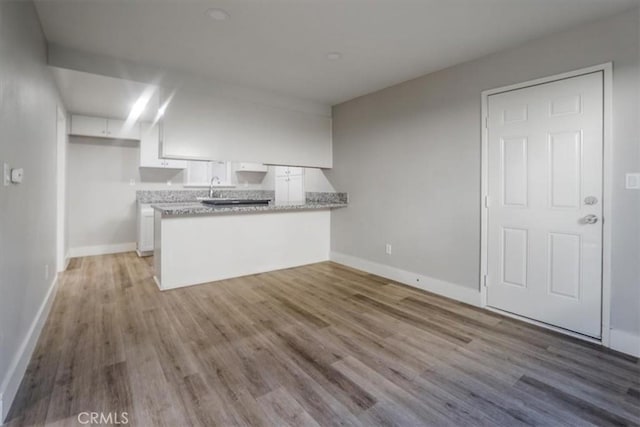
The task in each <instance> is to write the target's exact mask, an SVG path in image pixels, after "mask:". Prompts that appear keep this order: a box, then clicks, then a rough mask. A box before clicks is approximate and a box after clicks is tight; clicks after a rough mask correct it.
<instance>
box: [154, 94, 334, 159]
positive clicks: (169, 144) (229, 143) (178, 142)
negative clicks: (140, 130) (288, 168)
mask: <svg viewBox="0 0 640 427" xmlns="http://www.w3.org/2000/svg"><path fill="white" fill-rule="evenodd" d="M163 101H164V100H163ZM162 120H163V141H162V143H163V152H164V154H165V155H168V156H176V157H182V156H184V157H198V158H203V159H225V160H231V161H245V160H246V161H251V162H257V163H264V164H286V165H296V166H306V167H317V168H330V167H332V166H333V164H332V162H333V156H332V148H331V144H332V141H331V117H330V116H329V115H322V114H314V113H309V112H303V111H294V110H290V109H287V108H279V107H276V106H269V105H266V104H263V103H256V102H251V101H249V100H246V99H238V98H232V97H226V96H223V95H221V96H212V95H210V94H207V93H201V92H200V93H194V92H191V91H189V90H185V89H181V90H179V91H177V92H176V93H175V94H174V96H173V97H172V98H171V102H170V103H169V104H168V107H167V110H166V112H165V113H164V116H163V119H162Z"/></svg>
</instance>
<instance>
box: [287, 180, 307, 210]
mask: <svg viewBox="0 0 640 427" xmlns="http://www.w3.org/2000/svg"><path fill="white" fill-rule="evenodd" d="M287 179H288V180H289V203H292V204H302V203H304V202H305V194H304V177H303V176H302V175H296V176H289V177H288V178H287Z"/></svg>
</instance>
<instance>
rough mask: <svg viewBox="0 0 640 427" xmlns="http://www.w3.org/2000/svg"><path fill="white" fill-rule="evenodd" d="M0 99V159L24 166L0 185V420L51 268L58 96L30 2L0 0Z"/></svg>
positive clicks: (33, 333) (36, 328)
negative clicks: (14, 179) (19, 177)
mask: <svg viewBox="0 0 640 427" xmlns="http://www.w3.org/2000/svg"><path fill="white" fill-rule="evenodd" d="M0 103H1V105H0V108H1V111H2V114H0V163H2V162H7V163H9V164H10V165H11V166H13V167H22V168H24V172H25V175H24V182H23V183H22V184H20V185H12V186H8V187H4V186H0V395H2V396H1V397H0V407H1V408H0V419H3V418H4V417H5V416H6V413H7V412H8V410H9V406H10V404H11V402H12V400H13V398H14V396H15V392H16V391H17V388H18V386H19V383H20V381H21V379H22V376H23V374H24V370H25V369H26V365H27V363H28V361H29V359H30V357H31V353H32V351H33V348H34V346H35V343H36V340H37V338H38V335H39V333H40V329H41V326H42V323H43V322H44V320H45V319H46V315H47V312H48V307H49V306H48V304H47V303H48V302H50V300H51V298H48V296H49V295H53V293H50V291H51V290H52V289H54V288H53V286H52V282H53V280H54V277H55V271H56V109H57V104H58V96H57V90H56V88H55V85H54V83H53V78H52V75H51V71H50V70H49V68H48V67H47V66H46V45H45V41H44V38H43V35H42V32H41V29H40V24H39V21H38V19H37V16H36V14H35V10H34V7H33V5H32V4H31V2H0ZM47 265H48V266H49V274H48V276H46V275H45V266H47Z"/></svg>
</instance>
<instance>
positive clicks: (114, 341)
mask: <svg viewBox="0 0 640 427" xmlns="http://www.w3.org/2000/svg"><path fill="white" fill-rule="evenodd" d="M150 261H151V260H150V259H141V258H138V257H136V256H135V254H133V253H127V254H118V255H109V256H99V257H88V258H82V259H74V260H73V261H72V263H71V265H70V267H69V270H68V271H67V272H65V273H64V275H63V276H62V279H61V283H60V287H59V291H58V295H57V297H56V299H55V302H54V306H53V308H52V312H51V315H50V317H49V319H48V321H47V323H46V326H45V328H44V331H43V333H42V335H41V337H40V341H39V343H38V346H37V348H36V350H35V353H34V355H33V358H32V360H31V363H30V365H29V367H28V370H27V373H26V376H25V378H24V381H23V383H22V385H21V388H20V390H19V393H18V396H17V398H16V401H15V403H14V405H13V407H12V410H11V413H10V417H9V420H10V421H9V425H10V426H21V425H29V426H31V425H56V426H63V425H80V424H79V422H78V414H79V413H82V412H103V413H105V414H114V413H117V414H121V413H122V412H127V419H128V421H129V425H135V426H156V425H157V426H172V427H175V426H190V425H196V426H215V425H220V426H236V425H239V426H249V425H250V426H286V425H290V426H301V425H304V426H329V425H348V426H352V425H353V426H377V425H385V426H387V425H399V426H418V425H431V426H449V425H451V426H467V425H469V426H472V425H473V426H475V425H480V426H496V425H504V426H520V425H549V426H555V425H576V426H587V425H597V426H609V425H615V426H621V425H639V424H640V365H639V363H638V360H637V359H635V358H632V357H629V356H625V355H623V354H620V353H615V352H612V351H608V350H605V349H602V348H600V347H598V346H596V345H593V344H588V343H585V342H581V341H579V340H575V339H572V338H567V337H565V336H561V335H559V334H556V333H553V332H549V331H546V330H543V329H540V328H538V327H535V326H531V325H528V324H525V323H521V322H518V321H515V320H512V319H508V318H504V317H501V316H498V315H496V314H493V313H490V312H488V311H484V310H480V309H476V308H474V307H470V306H467V305H464V304H460V303H456V302H454V301H451V300H448V299H445V298H441V297H438V296H435V295H432V294H429V293H426V292H422V291H419V290H416V289H412V288H409V287H406V286H403V285H400V284H397V283H393V282H391V281H389V280H386V279H383V278H380V277H376V276H372V275H369V274H366V273H363V272H359V271H356V270H352V269H349V268H347V267H343V266H340V265H337V264H333V263H329V262H327V263H321V264H314V265H309V266H304V267H299V268H293V269H288V270H282V271H277V272H271V273H265V274H258V275H254V276H248V277H243V278H238V279H233V280H225V281H221V282H216V283H210V284H205V285H200V286H193V287H189V288H182V289H178V290H173V291H166V292H160V291H158V289H157V288H156V285H155V284H154V282H153V280H152V269H151V264H150Z"/></svg>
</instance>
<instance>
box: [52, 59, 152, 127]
mask: <svg viewBox="0 0 640 427" xmlns="http://www.w3.org/2000/svg"><path fill="white" fill-rule="evenodd" d="M53 75H54V78H55V79H56V83H57V84H58V88H59V89H60V96H62V103H63V104H64V106H65V108H66V109H67V110H68V111H69V112H70V113H78V114H86V115H88V116H96V117H109V118H113V119H122V120H124V119H126V118H127V117H128V116H129V113H130V112H131V109H132V107H133V105H134V103H135V102H136V101H137V100H138V99H139V98H140V97H141V95H142V94H143V93H144V92H145V91H147V90H150V89H151V91H152V92H153V96H152V97H151V99H150V100H149V103H148V105H147V108H145V110H144V111H143V112H142V114H141V116H140V120H144V121H153V120H154V119H155V118H156V117H155V116H156V115H157V112H158V104H159V101H158V99H159V98H158V92H157V88H156V87H154V86H151V85H145V84H142V83H138V82H132V81H129V80H123V79H115V78H111V77H105V76H99V75H96V74H89V73H83V72H80V71H73V70H65V69H61V68H53ZM154 89H156V90H154Z"/></svg>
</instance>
